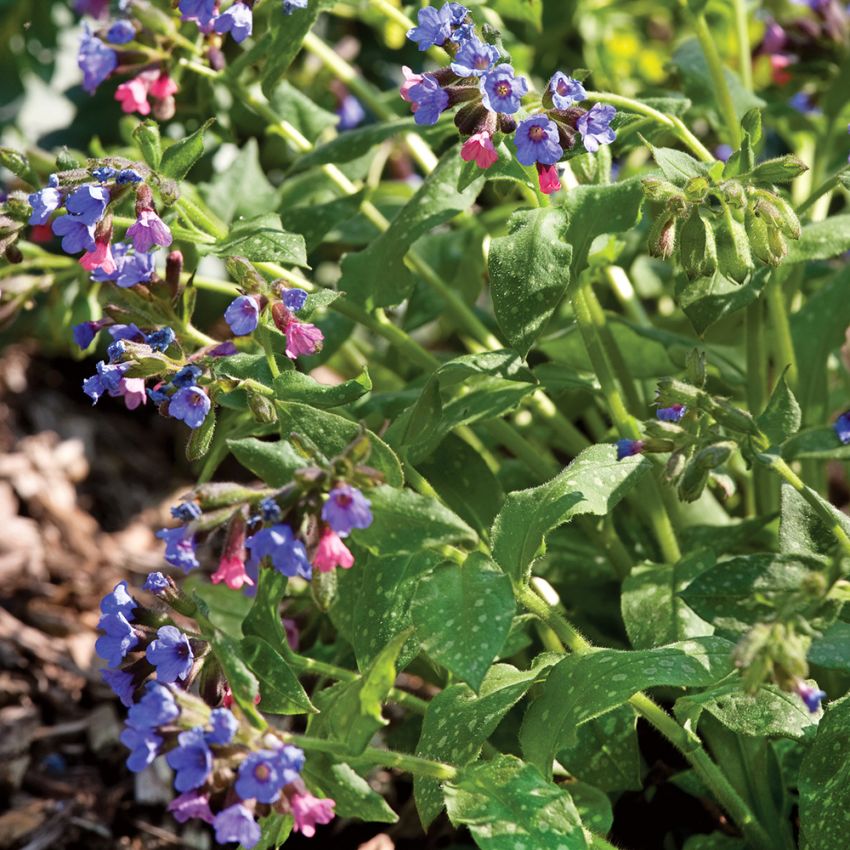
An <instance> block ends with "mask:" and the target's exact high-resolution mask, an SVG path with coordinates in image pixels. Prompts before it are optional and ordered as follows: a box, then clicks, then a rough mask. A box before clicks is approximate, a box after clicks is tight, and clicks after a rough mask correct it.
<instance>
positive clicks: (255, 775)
mask: <svg viewBox="0 0 850 850" xmlns="http://www.w3.org/2000/svg"><path fill="white" fill-rule="evenodd" d="M285 784H286V783H285V782H284V779H283V774H282V771H281V770H280V769H279V765H278V757H277V753H276V752H275V751H274V750H258V751H257V752H255V753H250V754H249V755H248V756H247V758H245V760H244V761H243V762H242V764H240V765H239V774H238V776H237V777H236V784H235V785H234V788H235V789H236V793H237V794H238V795H239V796H240V797H241V798H242V799H243V800H259V802H261V803H274V802H275V801H276V800H277V799H278V798H279V797H280V790H281V788H283V786H284V785H285Z"/></svg>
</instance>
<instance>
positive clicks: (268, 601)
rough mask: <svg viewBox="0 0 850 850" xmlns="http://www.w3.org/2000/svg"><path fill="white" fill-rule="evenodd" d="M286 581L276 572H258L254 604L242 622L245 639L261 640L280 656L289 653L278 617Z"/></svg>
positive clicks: (284, 633)
mask: <svg viewBox="0 0 850 850" xmlns="http://www.w3.org/2000/svg"><path fill="white" fill-rule="evenodd" d="M287 581H288V579H287V578H286V576H285V575H283V574H282V573H279V572H278V571H277V570H271V569H262V570H260V573H259V580H258V582H257V593H256V596H254V602H253V604H252V605H251V610H250V611H249V612H248V615H247V616H246V617H245V619H244V620H243V622H242V634H243V635H245V637H252V636H253V637H258V638H261V639H262V640H264V641H266V642H267V643H268V644H270V645H271V646H272V648H273V649H275V650H276V651H277V652H278V653H280V654H281V655H286V654H287V653H288V652H289V642H288V641H287V639H286V630H285V629H284V627H283V620H282V619H281V616H280V600H281V599H282V598H283V594H284V591H285V590H286V585H287ZM240 595H241V594H240ZM246 598H247V597H246Z"/></svg>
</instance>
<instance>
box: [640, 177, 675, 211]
mask: <svg viewBox="0 0 850 850" xmlns="http://www.w3.org/2000/svg"><path fill="white" fill-rule="evenodd" d="M641 184H642V185H643V194H644V196H645V197H646V199H647V200H649V201H657V202H659V203H662V204H666V203H667V202H668V201H669V200H670V199H671V198H681V199H682V200H684V199H685V194H684V192H682V190H681V189H680V188H679V187H678V186H676V185H675V184H673V183H670V181H669V180H662V179H661V178H660V177H644V178H643V180H641Z"/></svg>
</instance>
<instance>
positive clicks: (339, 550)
mask: <svg viewBox="0 0 850 850" xmlns="http://www.w3.org/2000/svg"><path fill="white" fill-rule="evenodd" d="M313 566H314V567H315V568H316V569H317V570H318V571H319V572H320V573H329V572H331V571H332V570H333V569H334V568H335V567H342V568H343V569H345V570H347V569H349V568H350V567H352V566H354V555H352V554H351V552H350V551H349V549H348V547H347V546H346V545H345V543H343V542H342V540H341V539H340V537H339V535H338V534H337V533H336V532H335V531H334V530H333V529H332V528H331V527H330V526H329V525H326V526H325V527H324V528H323V529H322V536H321V538H320V539H319V545H318V546H317V547H316V554H315V555H314V556H313Z"/></svg>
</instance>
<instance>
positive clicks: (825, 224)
mask: <svg viewBox="0 0 850 850" xmlns="http://www.w3.org/2000/svg"><path fill="white" fill-rule="evenodd" d="M846 251H850V215H846V214H845V215H833V216H830V217H829V218H827V219H824V220H823V221H813V222H811V223H809V224H806V225H805V226H804V227H803V233H802V235H801V236H800V238H799V239H797V240H792V241H791V242H790V243H789V244H788V256H787V257H786V258H785V264H786V265H787V264H788V263H805V262H806V261H808V260H831V259H832V258H833V257H839V256H841V255H842V254H843V253H845V252H846Z"/></svg>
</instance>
